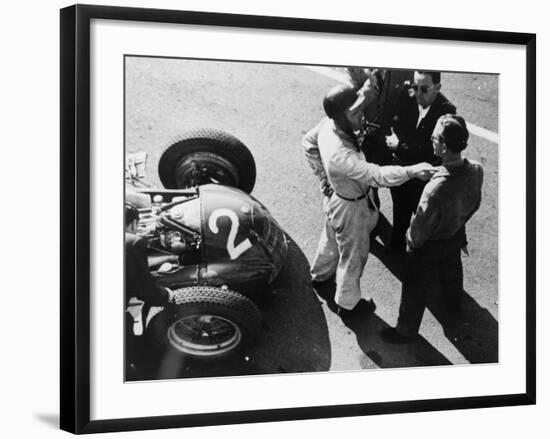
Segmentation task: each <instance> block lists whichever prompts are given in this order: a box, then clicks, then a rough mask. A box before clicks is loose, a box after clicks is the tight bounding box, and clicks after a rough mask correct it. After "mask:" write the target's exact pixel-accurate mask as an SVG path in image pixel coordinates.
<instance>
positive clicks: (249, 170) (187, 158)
mask: <svg viewBox="0 0 550 439" xmlns="http://www.w3.org/2000/svg"><path fill="white" fill-rule="evenodd" d="M158 171H159V177H160V181H161V182H162V184H163V185H164V187H165V188H167V189H184V188H186V187H192V186H198V185H201V184H208V183H218V184H222V185H225V186H232V187H236V188H239V189H242V190H243V191H245V192H247V193H250V192H252V189H253V188H254V183H255V182H256V164H255V162H254V157H253V156H252V153H251V152H250V150H249V149H248V148H247V147H246V145H245V144H244V143H242V142H241V141H240V140H239V139H237V138H236V137H234V136H232V135H231V134H228V133H225V132H223V131H221V130H216V129H211V128H199V129H193V130H190V131H187V132H185V133H183V134H182V135H180V136H179V137H177V138H176V139H175V140H173V141H172V142H171V143H170V144H169V145H168V147H167V148H166V149H165V150H164V152H163V153H162V155H161V157H160V160H159V167H158Z"/></svg>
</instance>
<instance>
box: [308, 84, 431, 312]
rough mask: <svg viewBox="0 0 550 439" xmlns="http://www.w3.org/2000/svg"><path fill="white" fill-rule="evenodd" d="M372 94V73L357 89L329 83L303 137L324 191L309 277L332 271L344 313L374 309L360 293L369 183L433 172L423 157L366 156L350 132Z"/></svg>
mask: <svg viewBox="0 0 550 439" xmlns="http://www.w3.org/2000/svg"><path fill="white" fill-rule="evenodd" d="M371 81H373V82H371ZM376 96H377V86H376V84H375V83H374V78H371V80H368V81H367V82H366V83H365V86H363V88H362V89H360V90H359V91H357V89H356V88H353V87H352V86H349V85H338V86H336V87H334V88H332V89H331V90H330V91H329V92H328V93H327V95H326V96H325V98H324V101H323V107H324V109H325V113H326V115H327V117H325V118H323V119H322V120H321V122H319V124H318V125H317V126H315V127H314V128H313V129H311V130H310V131H309V132H308V133H307V134H306V135H305V136H304V138H303V140H302V146H303V148H304V153H305V156H306V158H307V160H308V163H309V165H310V167H311V168H312V169H313V172H314V174H315V175H316V176H317V177H318V178H319V179H320V180H321V188H322V191H323V193H324V194H325V199H324V212H325V224H324V228H323V231H322V233H321V238H320V240H319V245H318V248H317V253H316V255H315V258H314V260H313V263H312V267H311V276H312V280H313V281H314V282H323V281H326V280H328V279H330V278H331V277H332V276H333V275H335V274H336V295H335V297H334V301H335V302H336V304H337V305H338V307H339V309H338V314H339V315H340V316H341V317H343V318H345V317H350V316H352V315H354V314H359V313H362V312H367V311H369V312H372V311H374V309H375V305H374V302H373V300H372V299H368V300H366V299H364V298H363V299H362V298H361V289H360V283H359V282H360V279H361V275H362V273H363V269H364V267H365V264H366V263H367V258H368V254H369V248H370V236H369V235H370V232H371V231H372V229H373V228H374V227H375V225H376V222H377V220H378V209H377V208H376V206H375V204H374V202H373V201H372V195H371V194H370V192H369V189H370V187H371V186H372V187H387V186H398V185H400V184H402V183H404V182H406V181H408V180H410V179H412V178H420V179H422V180H428V179H429V178H430V177H431V175H432V174H433V173H434V172H435V168H433V167H432V166H431V165H430V164H428V163H419V164H417V165H413V166H406V167H402V166H378V165H375V164H372V163H368V162H367V161H366V160H365V156H364V155H363V153H362V152H361V151H360V149H359V146H358V144H357V139H356V135H355V132H356V131H357V130H359V129H360V128H361V124H362V119H363V110H364V107H365V105H367V104H368V103H369V102H370V100H371V99H375V98H376Z"/></svg>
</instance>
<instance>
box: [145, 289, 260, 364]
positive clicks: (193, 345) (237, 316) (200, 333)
mask: <svg viewBox="0 0 550 439" xmlns="http://www.w3.org/2000/svg"><path fill="white" fill-rule="evenodd" d="M174 293H175V296H174V305H171V306H168V307H166V308H165V309H164V311H162V312H160V313H159V314H157V315H156V316H155V317H153V319H152V320H151V321H150V322H149V325H148V328H147V333H148V337H149V339H150V341H152V342H153V343H154V344H155V345H157V346H159V347H161V348H163V350H166V349H169V350H171V351H174V352H176V353H180V354H183V355H186V356H189V357H193V358H199V359H209V358H220V357H226V356H229V355H231V354H234V353H236V352H239V351H242V349H244V348H246V347H248V346H250V345H251V344H252V343H253V341H254V340H255V339H256V337H257V336H258V333H259V330H260V324H261V314H260V311H259V310H258V308H257V307H256V305H255V304H254V303H253V302H252V301H251V300H249V299H247V298H246V297H245V296H243V295H242V294H239V293H236V292H234V291H230V290H226V289H222V288H217V287H208V286H203V287H188V288H181V289H179V290H176V291H175V292H174Z"/></svg>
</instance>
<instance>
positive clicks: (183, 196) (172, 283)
mask: <svg viewBox="0 0 550 439" xmlns="http://www.w3.org/2000/svg"><path fill="white" fill-rule="evenodd" d="M130 162H131V163H130V167H129V165H128V160H127V169H126V170H127V180H128V181H130V182H133V187H132V189H131V190H130V189H127V191H126V200H127V201H129V202H131V203H133V204H134V205H136V206H137V207H138V209H139V221H138V235H140V236H141V237H142V238H143V239H144V240H145V241H146V243H147V253H148V254H147V257H148V265H149V270H150V272H151V273H152V275H153V276H154V277H155V278H156V280H157V283H158V284H160V285H162V286H165V287H168V288H170V289H171V290H173V292H174V299H173V303H171V304H170V305H168V306H166V307H164V308H159V309H154V310H153V309H152V310H151V311H152V312H150V313H149V316H148V317H147V319H146V322H145V330H144V337H146V338H147V340H148V341H149V343H150V344H152V345H154V346H156V347H157V348H159V349H160V350H162V351H164V352H165V353H166V351H167V350H168V351H170V352H171V353H176V354H182V355H185V356H189V357H193V358H200V359H208V358H222V357H226V356H229V355H231V354H233V353H236V352H239V351H242V349H244V348H245V347H247V346H250V345H251V344H252V343H253V342H254V340H255V338H256V337H257V335H258V333H259V330H260V323H261V314H260V311H259V308H258V304H259V303H260V302H261V300H262V297H263V296H264V295H265V293H266V291H267V290H268V288H269V285H270V284H271V283H272V282H273V281H274V279H275V278H276V277H277V275H278V274H279V272H280V271H281V268H282V266H283V263H284V261H285V257H286V254H287V250H288V243H287V238H286V236H285V233H284V231H283V230H282V229H281V227H280V226H279V224H278V223H277V221H276V220H275V219H274V218H273V216H272V215H271V214H270V212H269V211H268V209H267V208H266V207H265V206H264V205H263V204H262V203H261V202H260V201H258V200H257V199H256V198H254V197H253V196H252V195H250V192H251V191H252V189H253V187H254V184H255V179H256V166H255V162H254V158H253V156H252V154H251V152H250V150H249V149H248V148H247V147H246V146H245V145H244V144H243V143H242V142H241V141H240V140H239V139H237V138H236V137H234V136H232V135H230V134H227V133H225V132H223V131H220V130H216V129H194V130H191V131H188V132H185V133H184V134H182V135H181V136H179V137H178V138H177V139H175V140H174V141H172V142H170V144H169V145H168V147H166V148H165V149H164V151H163V152H162V154H161V156H160V160H159V163H158V172H159V178H160V181H161V183H162V185H163V186H164V188H163V189H151V188H149V187H147V186H146V185H145V184H143V185H142V187H140V188H136V186H139V185H138V184H137V180H139V176H136V172H135V166H136V161H135V160H133V159H132V160H130ZM142 164H143V163H142ZM129 168H130V169H129ZM132 169H134V172H132V171H131V170H132ZM129 170H130V172H129Z"/></svg>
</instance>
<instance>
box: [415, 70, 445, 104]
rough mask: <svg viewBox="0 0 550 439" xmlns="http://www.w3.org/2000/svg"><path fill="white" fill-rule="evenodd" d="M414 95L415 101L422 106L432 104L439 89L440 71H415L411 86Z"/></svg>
mask: <svg viewBox="0 0 550 439" xmlns="http://www.w3.org/2000/svg"><path fill="white" fill-rule="evenodd" d="M411 88H412V89H413V90H414V92H415V96H416V102H418V105H420V106H421V107H423V108H426V107H428V106H430V105H432V104H433V102H434V101H435V98H436V97H437V94H438V93H439V90H440V89H441V72H431V71H416V72H414V83H413V85H412V87H411Z"/></svg>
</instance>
